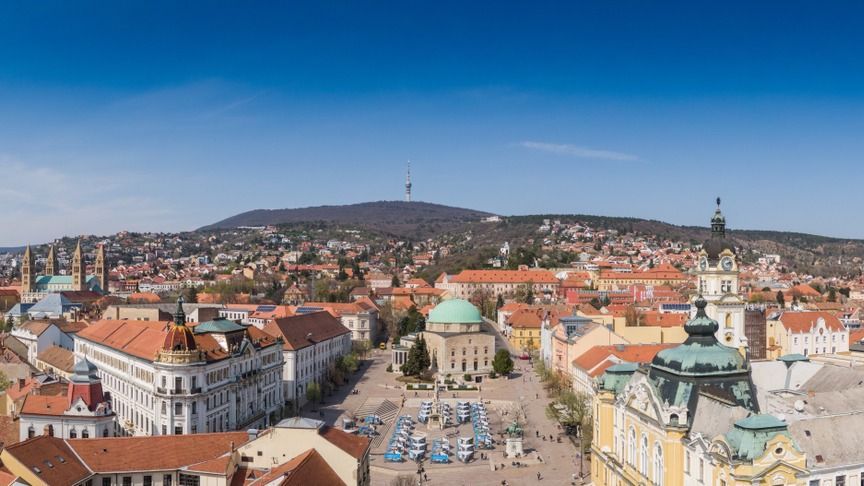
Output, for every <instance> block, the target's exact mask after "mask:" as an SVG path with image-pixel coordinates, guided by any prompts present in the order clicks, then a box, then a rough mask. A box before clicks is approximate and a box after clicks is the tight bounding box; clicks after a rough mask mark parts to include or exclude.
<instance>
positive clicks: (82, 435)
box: [81, 429, 90, 439]
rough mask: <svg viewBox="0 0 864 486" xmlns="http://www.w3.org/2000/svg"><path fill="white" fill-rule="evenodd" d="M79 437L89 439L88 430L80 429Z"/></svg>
mask: <svg viewBox="0 0 864 486" xmlns="http://www.w3.org/2000/svg"><path fill="white" fill-rule="evenodd" d="M81 438H82V439H89V438H90V432H88V431H87V429H84V430H82V431H81Z"/></svg>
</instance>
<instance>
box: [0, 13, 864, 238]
mask: <svg viewBox="0 0 864 486" xmlns="http://www.w3.org/2000/svg"><path fill="white" fill-rule="evenodd" d="M121 3H123V4H122V5H121ZM752 3H755V2H712V3H709V2H692V1H690V2H681V3H675V2H664V3H663V4H662V5H663V6H662V8H658V7H657V5H659V4H657V3H652V2H644V1H633V2H628V1H616V2H592V3H585V2H561V3H555V2H548V3H547V2H513V3H509V2H441V1H439V2H413V1H412V2H405V1H401V2H384V1H380V2H362V3H361V2H356V3H348V2H337V1H327V2H309V3H307V4H305V5H304V4H299V3H293V2H292V3H287V2H283V3H281V6H277V2H259V3H255V2H242V3H241V2H236V3H230V2H200V3H196V2H150V3H146V4H144V3H141V4H139V5H132V4H131V2H98V3H88V2H74V3H73V2H52V1H44V2H36V3H34V2H15V3H12V2H4V3H3V4H2V5H0V174H2V182H0V205H2V206H0V207H3V218H2V219H3V225H2V227H3V230H2V231H0V246H2V245H17V244H21V243H25V242H28V241H30V242H41V241H47V240H50V239H52V238H55V237H58V236H62V235H76V234H82V233H88V234H90V233H96V234H107V233H113V232H116V231H118V230H121V229H131V230H165V231H173V230H183V229H193V228H196V227H198V226H201V225H204V224H207V223H211V222H213V221H216V220H219V219H222V218H224V217H227V216H230V215H232V214H235V213H237V212H241V211H244V210H249V209H254V208H259V207H263V208H280V207H299V206H309V205H319V204H341V203H351V202H362V201H368V200H382V199H400V198H401V197H402V192H403V186H402V184H403V182H404V177H405V174H404V173H405V165H406V161H407V160H408V159H411V161H412V173H413V178H414V196H415V199H419V200H424V201H431V202H437V203H442V204H450V205H455V206H463V207H470V208H476V209H483V210H487V211H492V212H497V213H501V214H530V213H541V212H554V213H591V214H605V215H620V216H639V217H648V218H655V219H661V220H666V221H669V222H673V223H678V224H702V225H705V224H707V220H708V218H709V217H710V215H711V212H712V210H713V203H712V201H713V199H714V197H715V196H717V195H721V196H722V197H723V199H724V208H725V212H726V214H727V217H728V219H729V224H730V227H732V228H733V229H734V228H758V229H781V230H795V231H804V232H812V233H819V234H827V235H833V236H844V237H864V224H862V223H864V216H862V213H861V211H860V210H859V208H861V207H862V206H864V193H862V191H861V190H860V179H861V177H860V176H861V175H862V173H864V169H862V168H861V167H862V165H861V160H862V157H861V154H862V153H864V136H862V133H864V56H862V55H861V48H862V46H864V29H862V28H861V25H860V23H861V22H860V19H861V18H862V15H864V11H862V10H864V7H862V5H861V4H860V3H858V4H856V3H853V2H849V3H843V2H795V1H786V2H758V3H759V4H758V5H751V4H752ZM529 4H530V5H529Z"/></svg>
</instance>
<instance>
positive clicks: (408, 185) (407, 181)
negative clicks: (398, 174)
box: [405, 160, 411, 202]
mask: <svg viewBox="0 0 864 486" xmlns="http://www.w3.org/2000/svg"><path fill="white" fill-rule="evenodd" d="M405 202H411V161H410V160H409V161H408V174H407V175H406V176H405Z"/></svg>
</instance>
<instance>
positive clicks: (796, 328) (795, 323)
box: [778, 311, 846, 334]
mask: <svg viewBox="0 0 864 486" xmlns="http://www.w3.org/2000/svg"><path fill="white" fill-rule="evenodd" d="M820 317H821V318H822V319H824V320H825V327H827V328H828V329H830V330H832V331H843V330H845V329H846V327H845V326H844V325H843V323H842V322H840V319H837V316H835V315H834V314H832V313H830V312H824V311H804V312H783V313H782V314H780V317H779V318H778V320H779V321H780V323H781V324H782V325H783V327H785V328H786V329H787V330H789V331H792V332H794V333H797V334H800V333H804V332H810V330H811V329H812V328H813V327H814V326H816V321H817V320H819V318H820Z"/></svg>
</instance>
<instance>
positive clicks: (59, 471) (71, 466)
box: [6, 435, 95, 486]
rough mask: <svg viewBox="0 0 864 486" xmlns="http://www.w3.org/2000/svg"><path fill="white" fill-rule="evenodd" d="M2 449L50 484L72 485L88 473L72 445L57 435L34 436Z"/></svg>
mask: <svg viewBox="0 0 864 486" xmlns="http://www.w3.org/2000/svg"><path fill="white" fill-rule="evenodd" d="M85 440H90V439H85ZM94 440H95V439H94ZM6 451H7V453H9V454H10V455H11V456H12V457H14V458H15V459H16V460H17V461H18V462H20V463H21V464H22V465H23V466H24V467H26V468H27V469H29V470H30V472H32V473H33V474H35V475H36V476H37V477H38V478H39V479H40V480H42V481H44V483H45V484H50V485H51V486H67V485H68V486H72V485H74V484H78V483H80V482H82V481H84V479H86V478H88V477H90V476H91V473H90V471H89V470H88V469H87V466H85V465H84V463H83V462H81V460H79V459H78V457H77V456H76V454H75V453H74V452H73V451H72V448H71V447H69V445H68V444H67V443H66V442H65V441H64V440H63V439H58V438H57V437H49V436H47V435H40V436H36V437H34V438H32V439H27V440H25V441H23V442H19V443H17V444H12V445H10V446H8V447H7V448H6Z"/></svg>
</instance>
